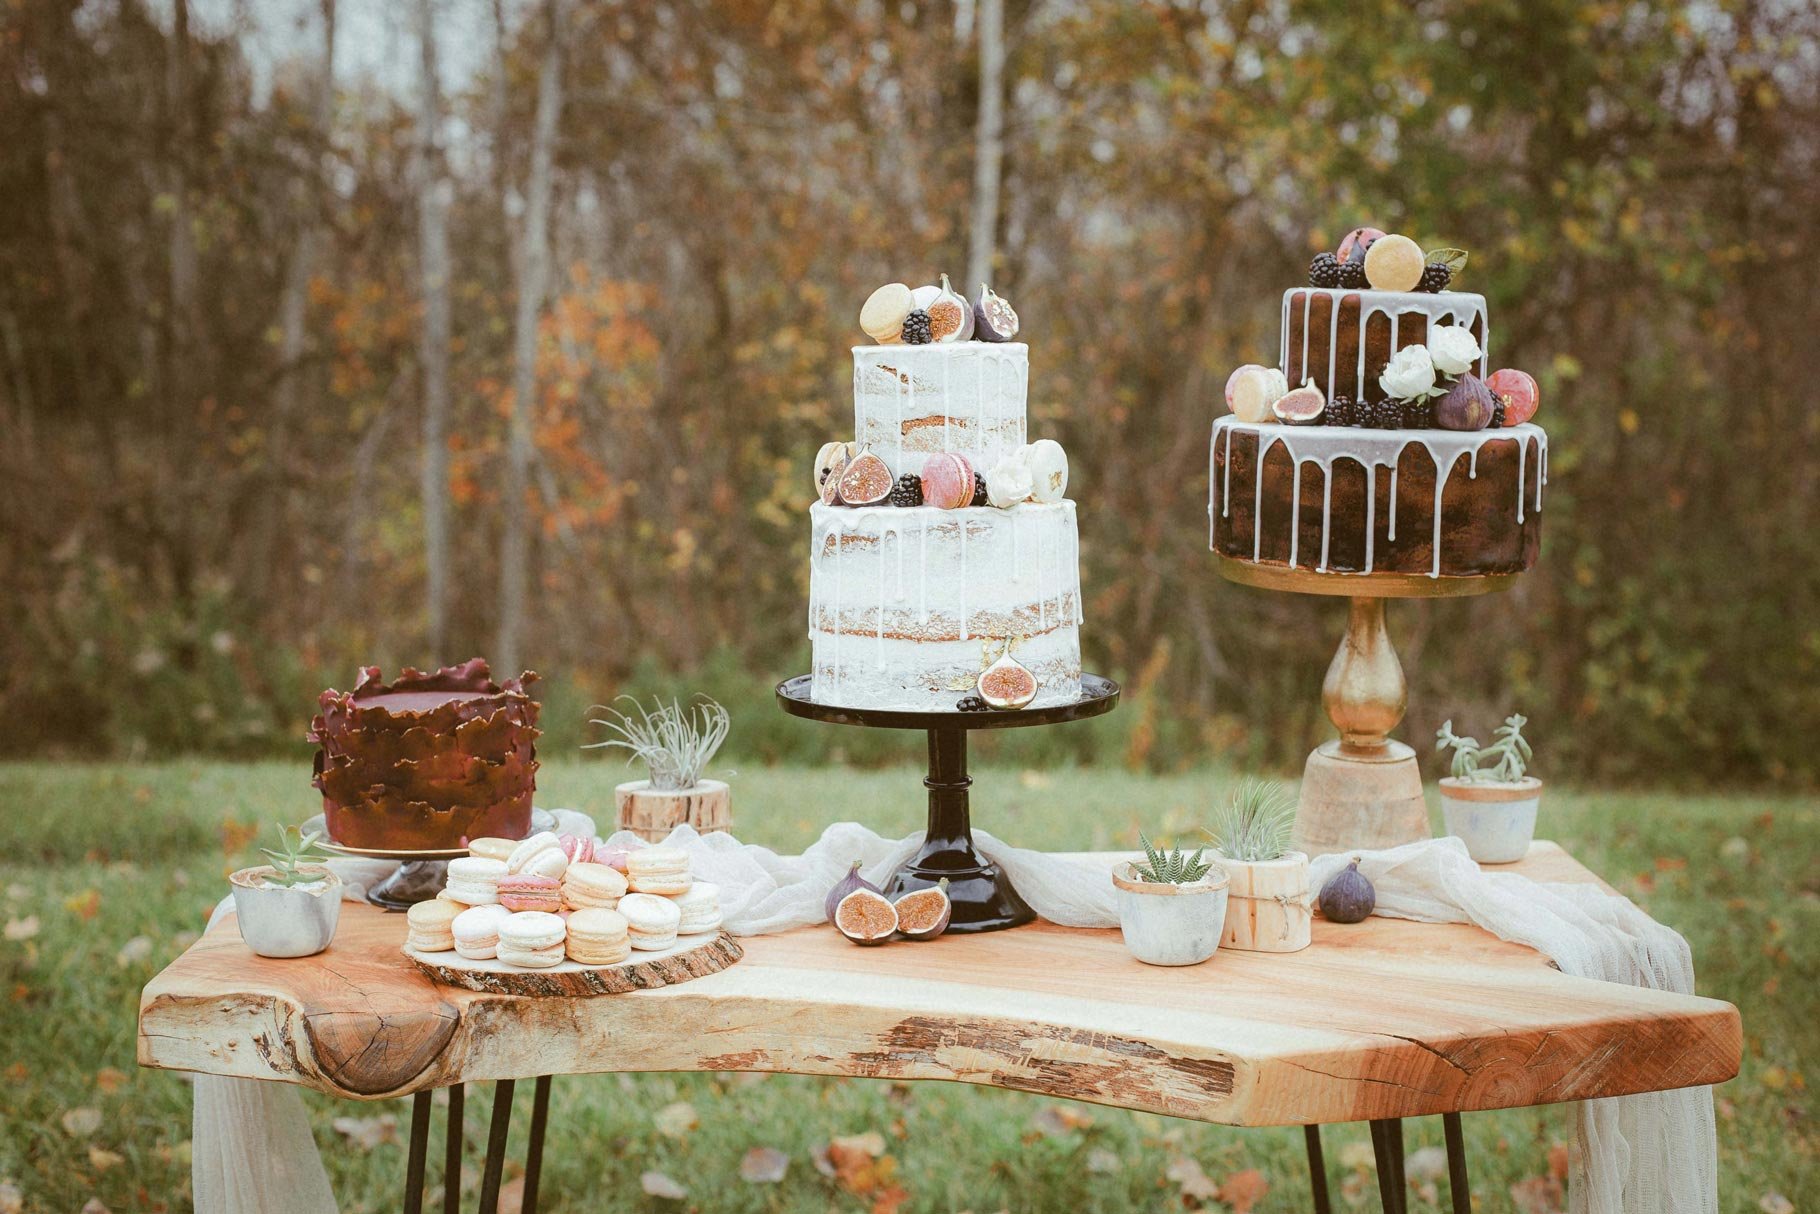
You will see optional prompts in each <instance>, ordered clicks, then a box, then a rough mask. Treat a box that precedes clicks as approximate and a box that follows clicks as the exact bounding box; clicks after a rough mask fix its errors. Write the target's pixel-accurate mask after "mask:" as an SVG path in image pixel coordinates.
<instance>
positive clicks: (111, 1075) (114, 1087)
mask: <svg viewBox="0 0 1820 1214" xmlns="http://www.w3.org/2000/svg"><path fill="white" fill-rule="evenodd" d="M125 1083H126V1072H124V1071H118V1070H115V1069H114V1068H113V1067H111V1066H104V1067H102V1068H101V1069H100V1070H98V1071H96V1072H95V1086H96V1087H97V1088H99V1089H100V1090H101V1094H102V1095H103V1096H112V1095H113V1094H114V1093H115V1092H118V1091H119V1090H120V1089H121V1087H122V1086H123V1085H125Z"/></svg>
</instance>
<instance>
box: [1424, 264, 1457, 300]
mask: <svg viewBox="0 0 1820 1214" xmlns="http://www.w3.org/2000/svg"><path fill="white" fill-rule="evenodd" d="M1452 281H1453V268H1452V267H1451V266H1444V265H1442V264H1441V263H1440V262H1438V261H1431V262H1429V263H1428V264H1427V265H1426V266H1423V267H1422V281H1421V282H1418V283H1417V284H1416V290H1418V291H1427V292H1428V293H1429V294H1430V295H1432V294H1434V293H1435V292H1436V291H1445V290H1446V289H1447V284H1448V283H1450V282H1452Z"/></svg>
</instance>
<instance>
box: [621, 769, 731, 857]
mask: <svg viewBox="0 0 1820 1214" xmlns="http://www.w3.org/2000/svg"><path fill="white" fill-rule="evenodd" d="M613 801H614V803H615V805H616V806H617V807H618V826H619V829H620V830H629V831H631V832H632V833H633V834H635V835H637V836H638V837H639V838H641V839H643V840H644V841H645V842H647V843H661V842H662V841H663V840H664V839H666V838H668V837H669V835H670V832H671V831H672V830H674V829H676V828H677V827H678V826H681V825H683V824H684V823H685V822H686V823H688V824H689V825H690V826H693V827H694V828H695V829H696V831H697V832H698V833H700V834H704V835H705V834H707V833H708V832H710V831H716V830H732V829H733V796H732V791H731V790H730V789H728V787H727V785H726V782H725V781H722V780H702V781H700V782H698V783H697V784H696V785H695V786H694V787H693V788H678V789H658V788H652V787H651V782H650V781H649V780H634V781H632V782H631V783H629V784H621V785H620V786H619V787H618V788H615V789H614V790H613Z"/></svg>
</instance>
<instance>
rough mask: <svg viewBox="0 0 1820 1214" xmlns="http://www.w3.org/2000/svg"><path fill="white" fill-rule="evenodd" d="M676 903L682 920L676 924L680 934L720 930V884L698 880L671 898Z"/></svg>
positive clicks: (693, 934) (677, 932)
mask: <svg viewBox="0 0 1820 1214" xmlns="http://www.w3.org/2000/svg"><path fill="white" fill-rule="evenodd" d="M670 901H671V902H674V903H675V904H676V910H677V912H678V913H679V914H680V915H681V916H682V921H681V922H680V923H678V924H677V925H676V934H677V935H679V936H695V935H699V934H701V933H702V932H717V931H719V930H720V886H718V885H716V884H714V882H712V881H696V882H694V883H692V884H691V885H690V886H689V888H688V890H687V891H685V892H683V893H680V894H677V895H676V896H675V897H674V898H671V899H670Z"/></svg>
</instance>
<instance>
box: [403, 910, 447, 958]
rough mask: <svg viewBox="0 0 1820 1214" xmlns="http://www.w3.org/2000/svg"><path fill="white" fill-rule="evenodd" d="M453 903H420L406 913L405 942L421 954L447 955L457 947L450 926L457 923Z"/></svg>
mask: <svg viewBox="0 0 1820 1214" xmlns="http://www.w3.org/2000/svg"><path fill="white" fill-rule="evenodd" d="M458 913H459V912H457V911H456V909H455V906H454V904H453V903H450V902H444V901H443V900H442V899H440V898H431V899H430V900H429V901H427V902H419V903H416V904H415V905H413V906H412V907H411V909H410V910H408V911H406V912H405V916H404V918H405V927H406V931H405V939H404V942H405V943H406V944H408V945H410V946H411V947H412V948H414V949H416V950H417V951H418V952H420V953H446V952H448V951H449V950H450V949H452V948H454V947H455V936H454V934H453V933H452V932H451V931H450V930H449V925H450V924H451V923H453V922H455V916H456V914H458Z"/></svg>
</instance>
